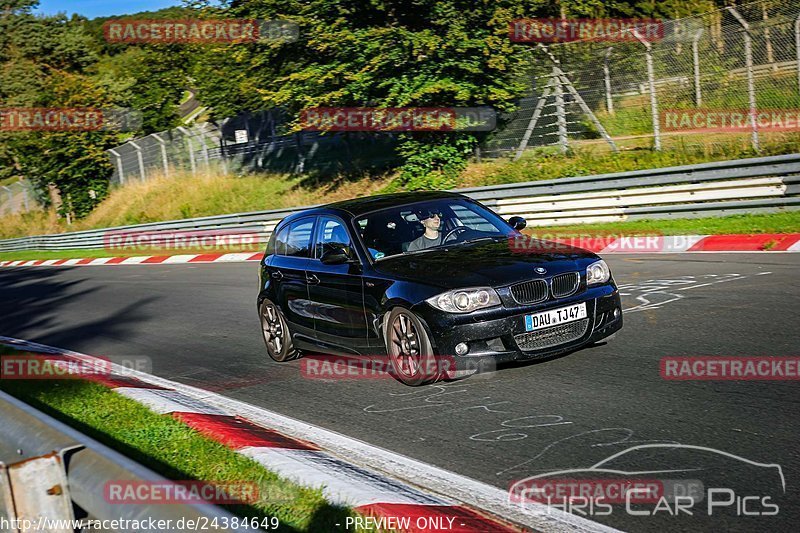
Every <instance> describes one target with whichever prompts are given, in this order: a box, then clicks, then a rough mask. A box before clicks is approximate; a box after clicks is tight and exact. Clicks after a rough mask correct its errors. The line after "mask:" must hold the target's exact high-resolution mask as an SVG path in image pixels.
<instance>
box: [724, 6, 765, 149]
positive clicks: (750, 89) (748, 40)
mask: <svg viewBox="0 0 800 533" xmlns="http://www.w3.org/2000/svg"><path fill="white" fill-rule="evenodd" d="M725 9H727V10H728V11H729V12H730V14H731V15H733V16H734V18H735V19H736V21H737V22H738V23H739V24H741V25H742V28H743V29H744V60H745V66H746V68H747V96H748V99H749V100H750V122H751V127H752V132H753V133H752V142H753V150H755V151H756V152H758V151H759V150H760V146H759V143H758V116H757V110H756V85H755V76H754V75H753V38H752V36H751V35H750V25H749V24H748V23H747V21H746V20H745V19H744V18H743V17H742V16H741V15H740V14H739V12H738V11H736V9H734V8H733V7H730V6H728V7H726V8H725Z"/></svg>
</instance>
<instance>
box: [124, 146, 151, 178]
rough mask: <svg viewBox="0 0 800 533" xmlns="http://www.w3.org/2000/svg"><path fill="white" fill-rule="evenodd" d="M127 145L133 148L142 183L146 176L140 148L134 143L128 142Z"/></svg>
mask: <svg viewBox="0 0 800 533" xmlns="http://www.w3.org/2000/svg"><path fill="white" fill-rule="evenodd" d="M128 144H130V145H131V146H133V148H134V149H135V150H136V159H137V160H138V161H139V175H140V176H141V178H142V181H145V180H147V176H146V175H145V173H144V158H143V157H142V147H141V146H139V145H138V144H136V143H135V142H134V141H128Z"/></svg>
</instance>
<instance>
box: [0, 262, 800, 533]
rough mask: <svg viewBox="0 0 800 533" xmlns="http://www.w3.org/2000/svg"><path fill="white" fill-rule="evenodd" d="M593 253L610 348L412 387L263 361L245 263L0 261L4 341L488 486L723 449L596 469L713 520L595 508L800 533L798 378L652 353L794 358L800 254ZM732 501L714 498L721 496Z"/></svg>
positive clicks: (626, 521)
mask: <svg viewBox="0 0 800 533" xmlns="http://www.w3.org/2000/svg"><path fill="white" fill-rule="evenodd" d="M606 259H607V260H608V262H609V263H610V265H611V267H612V270H613V272H614V275H615V278H616V279H617V282H618V283H619V284H620V285H621V292H622V293H623V297H622V299H623V307H624V308H625V309H626V313H625V327H624V328H623V330H622V331H621V332H620V333H619V334H618V335H617V337H616V338H615V339H613V340H612V341H611V342H610V343H608V344H604V345H599V346H596V347H591V348H588V349H584V350H581V351H578V352H575V353H572V354H569V355H567V356H565V357H561V358H558V359H554V360H550V361H544V362H539V363H533V364H524V365H512V366H506V367H502V368H500V369H499V370H498V371H497V372H493V373H488V374H482V375H478V376H473V377H471V378H469V379H466V380H462V381H456V382H449V383H443V384H436V385H431V386H427V387H424V388H417V389H414V388H408V387H405V386H403V385H401V384H400V383H398V382H395V381H393V380H391V379H379V380H353V379H350V380H327V381H323V380H316V379H308V378H307V377H304V375H303V373H302V372H301V370H300V368H301V366H300V362H299V361H294V362H291V363H287V364H277V363H273V362H272V361H270V360H268V358H267V356H266V354H265V350H264V347H263V342H262V340H261V337H260V331H259V324H258V320H257V315H256V310H255V304H254V298H255V296H256V289H257V278H256V271H257V268H258V265H257V264H254V263H242V264H216V265H172V266H164V265H152V266H145V265H136V266H115V267H102V266H100V267H63V268H62V267H57V268H36V267H33V268H10V269H3V270H2V271H0V310H1V311H0V334H2V335H6V336H11V337H18V338H23V339H28V340H32V341H36V342H41V343H45V344H50V345H54V346H59V347H62V348H68V349H71V350H76V351H81V352H85V353H90V354H93V355H101V356H108V357H111V358H112V359H114V360H118V359H119V358H123V357H142V356H144V357H147V358H150V360H151V361H152V369H151V372H152V373H154V374H156V375H159V376H162V377H165V378H169V379H173V380H176V381H179V382H182V383H186V384H189V385H194V386H198V387H202V388H206V389H210V390H214V391H217V392H221V393H222V394H224V395H226V396H229V397H232V398H236V399H239V400H243V401H246V402H249V403H252V404H255V405H258V406H262V407H265V408H268V409H271V410H274V411H277V412H279V413H282V414H286V415H289V416H292V417H295V418H298V419H300V420H303V421H307V422H309V423H312V424H316V425H319V426H322V427H325V428H328V429H331V430H335V431H338V432H340V433H343V434H345V435H348V436H351V437H355V438H358V439H361V440H364V441H367V442H369V443H371V444H375V445H378V446H382V447H384V448H388V449H390V450H393V451H396V452H400V453H403V454H406V455H408V456H411V457H414V458H416V459H420V460H423V461H426V462H429V463H432V464H434V465H437V466H440V467H443V468H446V469H449V470H452V471H454V472H457V473H459V474H463V475H467V476H470V477H473V478H475V479H479V480H481V481H484V482H487V483H490V484H492V485H495V486H498V487H501V488H508V487H509V485H510V484H511V483H512V482H514V481H516V480H520V479H524V478H526V477H528V476H534V475H539V474H543V473H547V472H553V471H559V470H564V469H583V468H588V467H590V466H592V465H594V464H596V463H598V462H600V461H601V460H603V459H605V458H608V457H610V456H612V455H614V454H617V453H618V452H623V451H625V450H628V449H630V448H632V447H635V446H640V445H643V444H672V445H675V444H680V445H693V446H699V447H704V448H712V449H714V450H717V451H718V452H724V453H727V454H732V456H730V455H723V454H722V453H716V452H711V451H705V450H700V449H688V448H684V447H679V446H672V447H658V448H644V449H637V450H632V451H630V452H628V453H626V454H623V455H622V456H620V457H618V458H617V459H616V460H614V461H612V462H610V463H609V464H608V465H609V466H606V467H607V468H612V466H611V465H613V468H615V469H619V470H622V471H626V472H631V471H637V472H639V471H645V472H653V471H659V472H662V473H658V474H652V475H645V476H644V477H645V479H681V480H685V479H694V480H700V481H701V482H703V484H704V488H705V489H706V490H707V489H708V488H711V487H714V488H725V489H732V490H734V491H735V498H734V501H733V503H732V504H731V505H729V506H725V507H721V506H718V507H714V508H713V511H714V512H713V515H712V516H708V510H707V507H706V503H707V500H706V501H705V502H701V503H698V504H697V506H695V507H694V508H693V511H694V512H693V515H692V516H688V515H686V514H682V515H680V516H672V515H671V514H669V513H668V512H667V511H666V510H665V509H661V510H659V511H658V513H657V514H656V515H655V516H632V515H631V514H629V513H627V512H626V510H625V506H624V505H615V506H614V507H613V509H612V512H611V514H610V515H606V516H597V515H596V514H595V516H594V517H593V519H594V520H597V521H599V522H602V523H604V524H607V525H611V526H614V527H618V528H620V529H624V530H628V531H663V530H665V529H669V530H673V531H722V530H729V531H796V524H797V522H798V520H800V491H798V482H800V451H799V450H800V446H799V445H798V443H799V442H800V423H798V420H799V418H798V412H797V407H798V402H799V401H800V394H798V392H800V382H798V381H727V382H723V381H705V382H704V381H669V380H665V379H663V378H662V377H661V375H660V372H659V361H660V360H661V358H662V357H666V356H703V355H729V356H798V355H800V343H798V331H800V327H799V325H800V275H799V274H800V254H781V253H775V254H769V253H761V254H669V255H616V256H607V257H606ZM733 456H736V457H733ZM740 458H741V459H740ZM742 459H744V460H742ZM745 460H746V461H745ZM747 461H751V462H756V463H764V464H778V465H780V466H781V468H782V472H783V475H784V477H785V482H786V488H785V492H784V490H783V489H782V487H781V483H780V480H779V477H778V476H777V475H776V469H774V468H767V467H763V466H758V465H754V464H752V463H748V462H747ZM664 470H672V472H669V473H663V471H664ZM587 477H588V476H587ZM638 477H639V478H642V476H641V475H640V476H638ZM453 496H455V497H456V498H457V497H458V495H453ZM745 496H758V498H756V499H750V500H746V501H744V503H745V505H744V506H743V509H746V510H747V511H749V512H759V511H763V512H774V508H773V507H770V506H768V505H763V504H764V500H762V498H763V497H764V496H769V497H770V498H771V500H767V501H766V502H767V503H776V504H778V506H779V511H778V513H777V515H774V516H752V517H743V516H739V515H741V514H742V511H741V510H739V509H737V507H742V506H741V505H738V506H737V503H741V502H742V501H743V500H740V499H739V498H742V497H745ZM729 497H730V493H725V494H722V493H720V495H718V496H717V501H721V500H725V499H727V498H729ZM633 509H634V510H638V511H640V512H651V513H652V512H653V510H654V507H653V505H649V506H638V507H637V506H633ZM573 512H576V514H581V513H582V512H587V509H583V510H576V509H573ZM601 512H603V510H598V509H595V513H601Z"/></svg>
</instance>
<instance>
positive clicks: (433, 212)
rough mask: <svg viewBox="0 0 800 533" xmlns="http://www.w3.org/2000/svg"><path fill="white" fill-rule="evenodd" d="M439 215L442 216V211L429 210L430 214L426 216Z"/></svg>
mask: <svg viewBox="0 0 800 533" xmlns="http://www.w3.org/2000/svg"><path fill="white" fill-rule="evenodd" d="M432 217H438V218H442V213H441V212H439V211H428V216H427V217H426V218H432Z"/></svg>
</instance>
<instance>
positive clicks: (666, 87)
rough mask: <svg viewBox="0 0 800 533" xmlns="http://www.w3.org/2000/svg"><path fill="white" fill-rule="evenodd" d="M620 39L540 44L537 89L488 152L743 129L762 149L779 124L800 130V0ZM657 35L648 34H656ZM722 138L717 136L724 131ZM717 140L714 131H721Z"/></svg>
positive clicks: (734, 10)
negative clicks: (766, 138) (799, 111)
mask: <svg viewBox="0 0 800 533" xmlns="http://www.w3.org/2000/svg"><path fill="white" fill-rule="evenodd" d="M623 33H624V35H621V36H620V38H618V39H615V40H608V39H604V40H602V41H600V40H583V41H576V42H562V43H555V44H549V45H544V44H533V43H532V45H531V51H530V54H531V73H530V80H531V85H532V94H531V96H530V97H529V98H526V99H523V100H522V101H521V102H520V104H521V105H520V106H519V109H518V111H517V112H516V113H515V114H513V115H509V116H507V117H505V119H506V124H505V127H504V128H503V129H502V130H501V131H499V132H498V133H497V134H496V135H494V137H493V138H492V139H491V140H490V141H489V143H488V146H487V148H486V150H485V151H484V153H486V154H487V155H490V156H491V155H495V156H497V155H501V154H505V153H509V152H510V153H512V154H514V155H515V156H516V157H519V156H521V154H522V152H523V150H525V149H526V148H528V147H540V146H552V145H555V146H558V147H560V148H561V149H562V150H564V151H566V150H567V149H568V148H569V147H570V146H571V144H570V143H574V142H575V141H580V140H583V139H591V138H598V139H605V142H606V143H607V144H608V146H609V148H610V149H614V150H615V149H617V145H619V144H620V143H621V142H624V141H626V140H627V141H630V140H631V139H635V138H639V139H640V140H641V139H647V140H649V146H650V147H651V148H654V149H657V150H659V149H662V147H663V145H664V140H665V139H668V138H669V137H671V136H686V135H697V134H703V135H704V136H705V137H706V139H704V142H708V136H709V134H710V135H711V136H712V137H715V134H717V133H720V134H731V133H736V134H740V135H743V136H745V137H746V138H748V140H749V142H750V143H752V147H753V148H754V149H755V150H756V151H758V149H759V147H760V143H761V141H762V140H763V139H764V138H765V137H767V136H769V135H770V134H772V133H773V132H784V133H785V132H787V131H795V132H796V131H800V122H798V119H799V118H800V117H798V110H799V109H800V5H799V4H798V3H797V2H796V1H791V2H782V1H778V0H763V1H760V2H754V3H750V4H747V5H742V6H736V7H729V8H725V9H721V10H718V11H714V12H710V13H707V14H704V15H700V16H696V17H690V18H685V19H679V20H672V21H663V22H661V29H660V32H659V35H658V38H653V37H649V36H644V35H642V34H641V33H639V32H638V31H636V30H627V31H625V32H623ZM648 37H649V40H648ZM715 138H716V137H715ZM712 141H713V139H712Z"/></svg>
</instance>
